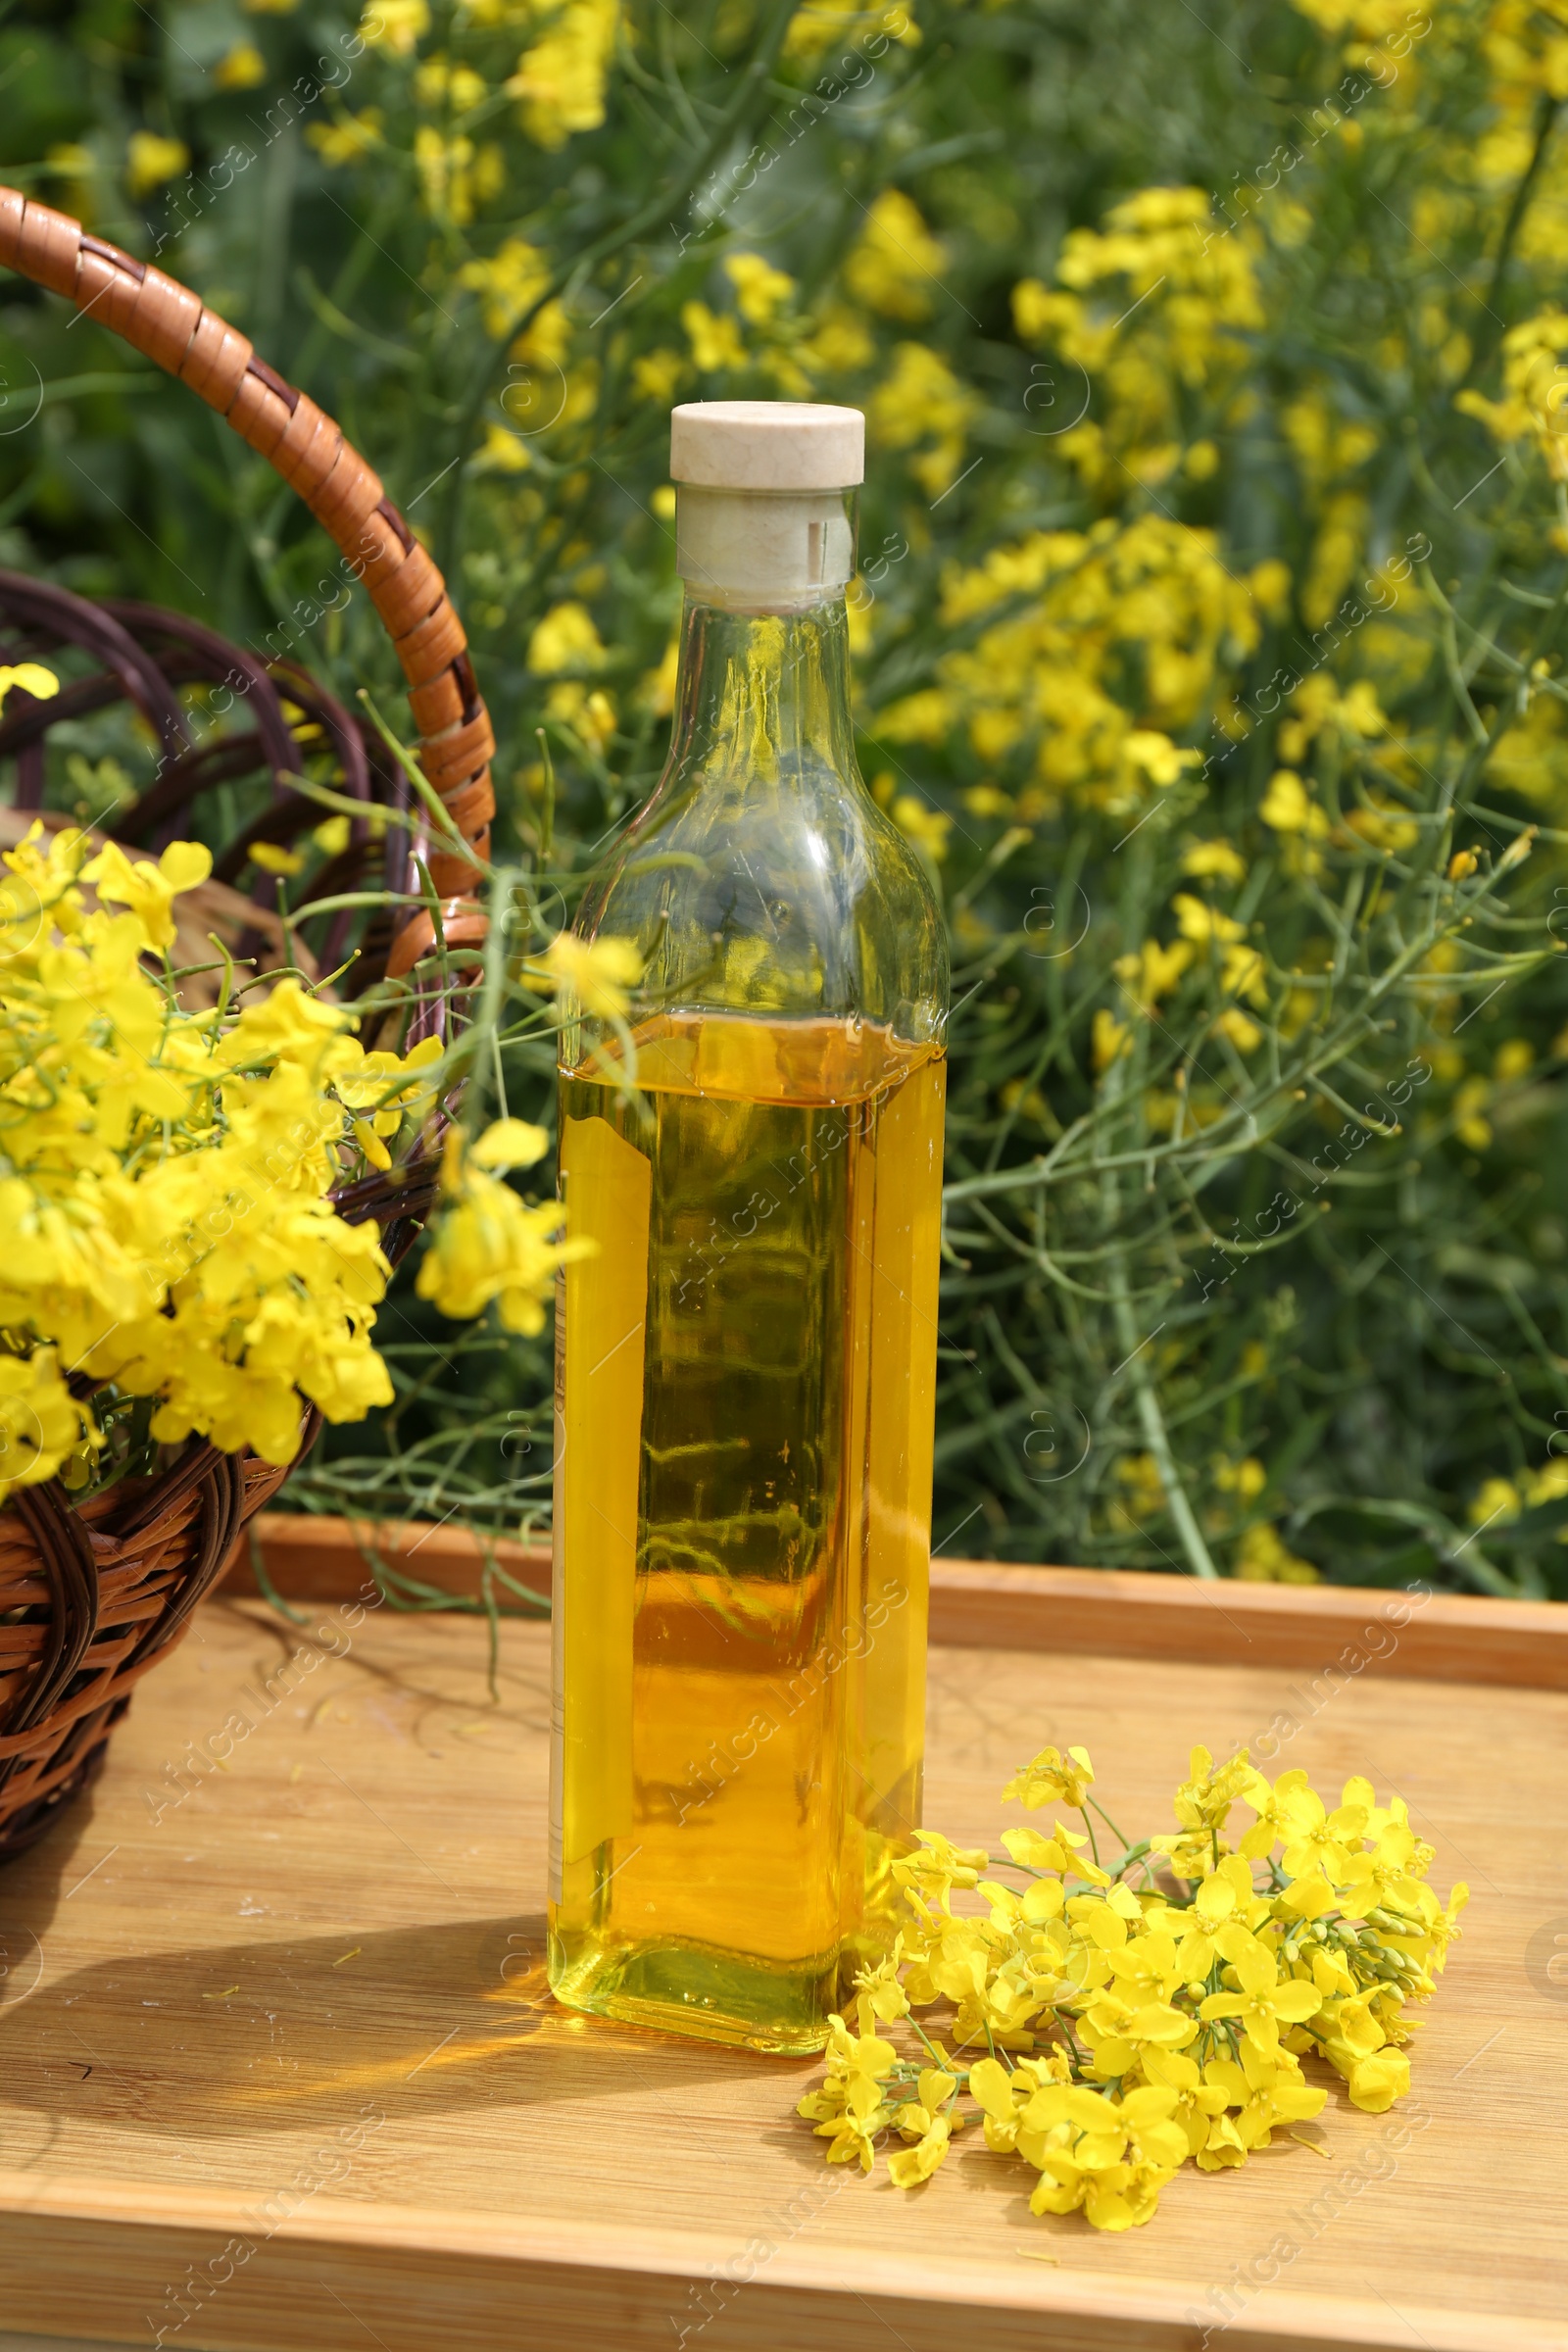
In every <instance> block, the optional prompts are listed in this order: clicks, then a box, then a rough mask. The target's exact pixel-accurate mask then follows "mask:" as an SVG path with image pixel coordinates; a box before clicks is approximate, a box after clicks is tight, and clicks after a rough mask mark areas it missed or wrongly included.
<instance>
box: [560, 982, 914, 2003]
mask: <svg viewBox="0 0 1568 2352" xmlns="http://www.w3.org/2000/svg"><path fill="white" fill-rule="evenodd" d="M637 1045H638V1054H637V1068H638V1085H639V1088H640V1090H641V1101H640V1102H639V1100H638V1098H637V1097H628V1096H626V1095H623V1094H621V1093H619V1092H617V1090H616V1088H615V1087H614V1086H613V1084H610V1083H608V1082H607V1081H606V1080H605V1079H604V1078H603V1077H602V1076H600V1075H597V1074H588V1075H584V1074H582V1073H581V1072H572V1073H569V1074H568V1075H567V1076H566V1079H565V1082H564V1087H563V1090H562V1141H561V1163H562V1169H563V1176H564V1190H565V1201H566V1208H567V1214H568V1217H569V1220H570V1227H571V1231H572V1232H573V1233H574V1234H576V1235H583V1236H587V1237H588V1238H589V1239H591V1240H592V1241H594V1242H595V1243H596V1244H597V1245H598V1250H597V1253H596V1254H595V1255H594V1256H592V1257H590V1258H586V1259H579V1260H577V1261H576V1262H575V1263H574V1264H573V1265H572V1266H571V1267H570V1269H569V1270H568V1272H567V1275H566V1279H565V1301H564V1315H563V1318H562V1330H563V1346H562V1349H561V1397H562V1447H563V1457H564V1460H563V1467H564V1494H565V1521H564V1528H563V1531H562V1534H563V1541H564V1552H565V1557H566V1558H567V1560H569V1561H576V1562H580V1563H582V1567H581V1569H580V1570H579V1572H578V1573H577V1574H575V1575H573V1576H571V1577H569V1578H568V1579H567V1581H566V1584H565V1589H564V1592H563V1593H561V1595H560V1600H561V1605H562V1610H563V1622H562V1625H561V1629H560V1638H561V1642H562V1668H561V1689H560V1691H559V1692H558V1705H559V1706H560V1708H561V1710H562V1729H563V1733H564V1741H563V1756H562V1764H563V1770H562V1774H561V1783H560V1799H561V1801H560V1817H559V1819H558V1820H557V1821H556V1822H555V1823H554V1825H553V1832H554V1836H555V1838H557V1839H558V1840H559V1846H558V1850H557V1852H556V1854H555V1855H554V1856H553V1864H554V1868H555V1871H556V1874H557V1882H558V1883H557V1887H556V1889H555V1900H556V1914H555V1922H554V1931H553V1937H554V1947H555V1968H556V1977H555V1984H556V1990H557V1991H558V1993H559V1994H560V1995H561V1996H562V1997H563V1998H564V1999H565V2000H568V2001H572V2002H575V2003H578V2004H580V2005H581V2006H583V2007H588V2008H593V2009H598V2010H602V2011H606V2012H609V2013H610V2014H612V2015H614V2016H618V2017H625V2018H630V2019H637V2020H641V2021H642V2022H644V2023H646V2024H651V2025H668V2024H670V2023H672V2022H673V2020H672V2019H671V2016H670V2011H671V2009H674V2010H676V2011H677V2012H679V2013H681V2014H684V2015H685V2016H686V2017H687V2018H689V2019H690V2021H691V2022H692V2024H693V2025H695V2026H700V2028H701V2030H702V2031H704V2032H705V2033H707V2034H711V2035H713V2036H714V2037H716V2038H721V2039H726V2040H735V2041H745V2042H749V2043H751V2044H753V2045H754V2046H756V2047H760V2048H766V2049H776V2050H809V2049H814V2048H818V2047H819V2046H820V2044H821V2041H822V2038H823V2030H824V2022H825V2020H826V2018H827V2016H828V2014H829V2012H830V2011H831V2010H832V2009H833V2008H834V2007H835V2006H836V2005H837V2002H838V1999H839V1997H840V1969H841V1951H843V1950H844V1949H845V1947H846V1945H847V1946H848V1949H849V1950H850V1951H851V1952H852V1953H853V1954H855V1955H856V1956H859V1954H860V1953H862V1952H863V1951H865V1950H868V1949H875V1948H876V1947H877V1946H878V1945H879V1944H880V1942H881V1941H883V1940H884V1937H883V1936H882V1935H881V1933H880V1932H879V1931H880V1928H881V1924H882V1923H881V1920H880V1918H879V1916H878V1914H879V1913H885V1912H886V1911H887V1909H888V1907H889V1904H890V1891H889V1887H888V1880H887V1865H888V1860H889V1855H890V1851H891V1850H896V1848H897V1845H898V1840H899V1839H900V1838H902V1837H907V1833H908V1832H909V1830H911V1829H912V1828H913V1826H914V1825H915V1823H916V1822H917V1820H918V1818H919V1798H920V1764H921V1752H922V1741H923V1728H924V1727H923V1723H922V1721H921V1715H922V1712H923V1702H924V1652H925V1641H926V1574H927V1547H928V1542H929V1533H928V1513H929V1509H930V1491H931V1426H932V1390H933V1383H934V1378H935V1370H936V1268H937V1226H938V1219H939V1216H940V1209H941V1199H940V1196H941V1164H942V1103H943V1081H944V1076H945V1071H944V1064H943V1060H942V1057H941V1055H940V1054H938V1053H937V1052H936V1051H935V1050H933V1049H930V1048H927V1049H924V1050H923V1051H921V1050H912V1051H911V1050H908V1049H903V1050H901V1049H900V1048H899V1047H898V1046H897V1045H896V1043H895V1041H893V1040H892V1039H890V1038H889V1037H888V1036H887V1035H886V1034H885V1033H878V1032H876V1031H874V1030H872V1029H870V1028H868V1027H865V1026H863V1025H862V1026H860V1027H859V1028H858V1033H855V1032H852V1031H851V1030H850V1029H849V1028H847V1026H846V1024H845V1023H843V1022H839V1023H836V1024H830V1023H826V1022H822V1023H817V1022H809V1021H808V1022H797V1023H776V1024H770V1023H767V1022H765V1021H754V1020H747V1019H745V1018H740V1017H737V1016H735V1015H732V1014H722V1013H721V1014H717V1015H710V1016H708V1017H705V1018H702V1019H696V1020H688V1021H666V1022H664V1023H662V1025H661V1027H660V1029H659V1031H658V1032H657V1033H655V1034H652V1035H648V1036H644V1037H640V1038H639V1039H638V1041H637Z"/></svg>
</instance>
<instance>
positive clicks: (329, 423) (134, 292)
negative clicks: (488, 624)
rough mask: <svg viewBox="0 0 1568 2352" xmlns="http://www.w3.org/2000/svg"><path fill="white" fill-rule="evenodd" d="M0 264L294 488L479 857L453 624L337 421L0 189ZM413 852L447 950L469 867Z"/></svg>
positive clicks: (153, 276)
mask: <svg viewBox="0 0 1568 2352" xmlns="http://www.w3.org/2000/svg"><path fill="white" fill-rule="evenodd" d="M0 265H3V266H4V267H6V268H8V269H11V270H16V271H17V272H18V274H19V275H20V276H22V277H30V278H31V279H33V280H34V282H35V283H36V284H38V285H40V286H45V287H47V288H48V290H49V291H50V293H52V294H63V295H64V296H65V297H66V299H67V300H68V301H69V302H73V303H74V304H75V306H76V308H77V310H78V311H79V312H81V313H82V315H83V316H84V317H91V318H93V319H96V320H97V322H98V323H99V325H100V326H107V327H109V328H111V329H112V330H113V331H114V332H115V333H116V334H119V335H123V337H124V339H125V341H126V342H127V343H129V344H131V345H132V346H133V347H134V349H136V350H137V351H139V352H141V353H143V354H144V356H145V357H146V358H148V359H149V360H154V361H156V362H157V364H158V366H159V367H160V368H167V369H168V371H169V373H170V374H171V375H175V376H177V377H178V378H179V380H180V382H181V383H182V384H189V386H190V388H191V390H192V391H193V392H196V393H198V394H199V395H200V396H201V398H202V399H203V400H205V401H206V403H207V405H208V407H209V408H212V409H216V410H217V411H218V413H219V415H220V416H221V417H223V418H224V419H225V420H226V421H227V422H228V423H229V424H230V425H232V426H233V428H234V430H235V432H236V433H238V434H239V436H240V439H241V440H242V441H248V442H249V443H250V446H251V447H252V449H254V450H255V451H256V452H257V454H258V456H260V457H264V458H266V459H267V460H268V462H269V463H270V465H271V466H274V467H275V468H276V470H277V472H278V473H279V474H280V475H281V476H282V478H283V480H284V481H285V482H287V483H288V485H289V487H290V488H291V489H293V490H297V491H298V492H299V495H300V497H301V498H302V499H303V500H304V501H305V504H306V505H307V506H308V507H309V508H310V510H311V513H312V514H313V515H315V516H316V519H317V521H318V522H319V523H320V524H321V526H322V527H323V529H324V530H325V531H326V532H327V533H328V534H329V535H330V537H331V538H332V539H334V540H335V541H336V543H337V545H338V547H339V549H340V550H341V551H342V554H343V556H344V558H345V560H346V563H347V566H348V569H349V570H350V572H351V573H352V574H353V576H354V577H355V578H356V579H358V580H363V581H364V582H365V585H366V587H367V588H368V590H369V593H370V601H371V603H372V604H373V605H374V607H375V609H376V612H377V613H379V614H380V617H381V621H382V623H383V625H384V627H385V629H386V632H387V635H388V636H389V637H390V638H391V640H392V650H393V652H394V653H395V654H396V655H397V658H398V660H399V662H401V664H402V667H403V674H404V677H405V678H406V679H407V680H408V686H409V708H410V710H411V711H413V713H414V721H415V724H416V726H417V728H418V730H419V764H420V766H421V767H422V768H423V770H424V773H425V775H426V776H427V777H428V778H429V780H430V782H431V784H432V785H433V786H434V787H435V789H436V791H437V792H438V793H439V794H440V796H441V799H442V801H443V802H444V804H445V806H446V809H447V812H448V814H449V816H450V817H451V819H452V822H453V825H454V826H455V828H456V830H457V831H458V832H459V833H460V834H461V835H462V837H463V839H464V841H465V842H466V843H467V844H468V845H469V846H470V847H471V849H472V851H473V853H474V857H475V858H488V856H489V851H490V819H491V818H492V816H493V815H494V814H495V806H496V804H495V794H494V792H493V790H492V789H491V783H490V766H489V761H490V755H491V753H492V752H493V751H494V750H495V736H494V734H493V733H492V731H491V727H490V718H489V713H488V712H487V711H486V710H485V707H484V698H483V696H482V695H481V694H480V692H479V689H478V686H477V684H476V683H475V680H474V675H473V668H472V664H471V663H470V662H469V660H468V654H467V639H466V637H465V635H464V633H463V623H462V622H461V621H460V620H459V618H458V616H457V613H455V612H454V611H453V609H452V602H451V599H450V598H449V596H448V595H447V588H446V582H445V580H444V579H443V578H442V576H441V573H440V570H439V568H438V566H437V565H436V564H434V563H432V561H431V559H430V558H429V556H428V555H427V554H426V553H425V551H424V549H423V548H422V547H421V546H420V545H419V542H418V541H417V539H416V538H415V536H414V533H413V532H412V531H411V530H410V528H409V526H408V524H407V523H406V522H405V521H404V519H403V517H402V515H400V514H399V513H398V511H397V509H396V507H395V506H393V504H392V502H391V500H390V499H389V498H388V497H387V496H386V493H385V492H384V490H383V489H382V487H381V484H380V482H379V481H378V479H377V478H376V476H375V474H374V473H373V472H372V470H371V469H370V467H369V466H368V465H367V464H366V462H365V460H364V459H363V458H362V457H361V456H360V454H359V452H358V450H356V449H355V448H354V446H353V444H352V443H351V442H350V441H349V440H348V439H347V438H346V437H345V435H344V433H343V431H342V428H341V427H340V426H339V425H337V424H335V423H334V422H333V420H332V418H331V417H328V416H326V415H325V414H324V412H323V411H322V410H320V409H319V408H318V407H317V405H316V403H315V401H314V400H312V398H311V396H310V394H309V393H308V392H300V391H296V389H295V388H294V386H293V385H292V384H288V383H285V382H284V380H283V378H282V377H281V376H280V375H279V374H277V373H276V371H275V370H274V369H273V368H269V366H268V365H267V362H266V361H265V360H261V359H258V358H257V356H256V354H255V352H254V351H253V350H252V348H251V345H250V343H249V341H248V340H247V338H246V337H245V336H244V335H242V334H240V333H238V332H237V331H236V329H235V328H233V327H231V326H229V325H227V324H226V323H225V322H224V321H223V320H222V319H220V318H219V317H218V315H217V313H216V312H215V311H210V310H208V309H206V307H205V306H204V305H203V304H202V303H201V302H200V301H199V300H198V299H197V297H196V296H195V295H194V294H192V293H190V292H189V291H188V289H187V288H186V287H184V286H182V285H180V284H179V283H178V281H177V280H176V279H174V278H172V277H169V276H166V274H165V273H164V271H163V270H157V269H155V268H154V267H153V266H152V264H151V263H150V262H138V261H136V260H134V259H133V257H132V256H131V255H130V254H128V253H122V252H121V250H120V248H119V246H118V245H110V244H107V243H106V242H105V241H104V239H103V238H101V237H95V236H90V235H89V234H88V232H87V231H86V230H85V229H84V228H83V227H82V225H81V222H80V221H73V220H72V219H71V217H70V216H69V214H66V213H57V212H54V211H52V210H51V209H50V207H49V206H48V205H46V204H37V203H35V202H34V201H33V199H32V198H31V197H29V196H24V195H23V194H22V193H21V191H20V190H19V189H16V188H7V187H0ZM426 858H427V863H428V868H429V874H430V880H431V884H432V886H433V888H434V890H435V894H436V897H437V898H438V900H440V902H441V913H442V928H443V933H444V936H445V939H446V941H447V944H448V946H451V947H463V946H472V945H474V944H476V943H477V942H479V941H480V940H482V939H483V937H484V930H485V918H484V913H483V910H482V909H481V908H480V907H478V905H477V904H476V903H475V899H474V895H473V894H474V892H475V891H476V890H477V887H478V884H479V880H480V874H479V869H478V867H477V866H476V865H475V864H474V863H472V862H471V861H470V860H469V859H468V858H463V857H460V856H459V854H458V853H457V851H456V850H452V849H448V848H446V847H444V846H438V847H436V848H434V849H429V848H428V847H427V849H426ZM434 938H435V934H434V926H433V925H432V923H431V920H430V917H429V915H428V914H427V913H424V912H421V911H415V912H414V913H413V914H412V916H411V915H408V914H406V915H405V917H404V919H403V922H402V924H401V927H400V928H399V931H398V934H397V937H396V939H395V941H394V942H393V948H392V956H391V959H390V962H389V965H388V970H389V972H390V973H392V974H399V973H403V972H407V971H408V970H409V969H410V967H411V966H412V965H413V964H414V963H415V962H417V959H418V957H419V956H422V955H423V954H424V953H425V952H426V950H427V949H429V948H430V947H431V946H433V945H434Z"/></svg>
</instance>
